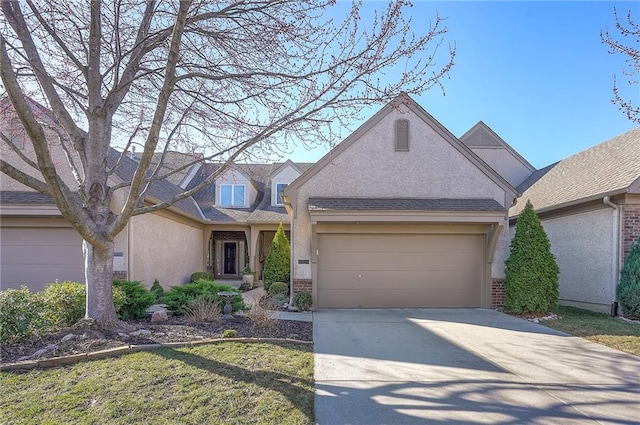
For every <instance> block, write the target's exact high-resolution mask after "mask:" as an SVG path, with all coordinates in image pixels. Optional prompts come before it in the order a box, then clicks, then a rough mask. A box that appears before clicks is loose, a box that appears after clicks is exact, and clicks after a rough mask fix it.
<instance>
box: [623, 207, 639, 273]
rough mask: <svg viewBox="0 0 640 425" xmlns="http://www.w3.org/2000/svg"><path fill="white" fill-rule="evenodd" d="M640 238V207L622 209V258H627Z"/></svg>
mask: <svg viewBox="0 0 640 425" xmlns="http://www.w3.org/2000/svg"><path fill="white" fill-rule="evenodd" d="M638 238H640V205H624V206H623V207H622V258H623V261H624V258H625V257H626V256H627V254H628V253H629V251H630V250H631V245H633V244H634V243H636V241H637V240H638Z"/></svg>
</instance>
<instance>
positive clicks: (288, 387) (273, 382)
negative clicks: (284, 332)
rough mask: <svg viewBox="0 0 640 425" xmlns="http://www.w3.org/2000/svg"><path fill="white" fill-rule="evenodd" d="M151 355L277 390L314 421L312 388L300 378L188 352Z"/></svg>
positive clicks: (308, 382)
mask: <svg viewBox="0 0 640 425" xmlns="http://www.w3.org/2000/svg"><path fill="white" fill-rule="evenodd" d="M286 347H288V348H293V349H300V348H301V347H297V346H295V345H287V346H286ZM153 353H154V354H156V355H159V356H162V357H164V358H165V359H170V360H177V361H181V362H184V363H186V364H188V365H191V366H194V367H197V368H200V369H202V370H206V371H207V372H210V373H213V374H216V375H220V376H224V377H226V378H229V379H233V380H235V381H241V382H246V383H250V384H255V385H258V386H260V387H263V388H266V389H269V390H272V391H276V392H278V393H280V394H282V395H283V396H285V397H286V398H287V399H288V400H289V401H290V402H291V404H292V405H294V406H295V407H296V408H297V409H298V410H300V411H301V412H303V413H304V414H305V415H306V416H307V417H308V418H309V421H310V422H313V421H314V415H313V402H314V401H313V400H314V387H313V381H312V380H307V379H300V378H297V377H295V376H291V375H286V374H283V373H279V372H274V371H271V370H249V369H245V368H242V367H240V366H237V365H233V364H229V363H224V362H219V361H216V360H212V359H210V358H207V357H203V356H199V355H197V354H194V353H192V352H188V351H182V350H176V349H158V350H154V351H153Z"/></svg>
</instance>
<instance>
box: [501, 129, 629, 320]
mask: <svg viewBox="0 0 640 425" xmlns="http://www.w3.org/2000/svg"><path fill="white" fill-rule="evenodd" d="M518 189H519V190H520V191H522V192H523V193H522V196H521V199H519V200H518V203H517V204H516V205H515V206H513V207H511V209H510V210H509V214H510V217H511V224H512V225H513V224H514V223H515V219H516V218H517V217H518V215H519V214H520V212H521V211H522V209H523V208H524V205H525V204H526V202H527V200H530V201H531V203H532V204H533V207H534V209H535V211H536V213H537V214H538V216H539V217H540V220H541V221H542V224H543V226H544V229H545V231H546V232H547V235H548V236H549V240H550V241H551V251H552V252H553V254H554V255H555V257H556V261H557V263H558V266H559V267H560V278H559V286H560V302H561V303H562V304H565V305H574V306H577V307H582V308H588V309H592V310H597V311H602V312H609V311H610V306H611V303H612V302H613V301H615V299H616V292H615V291H616V286H617V284H618V279H619V277H620V269H621V267H622V264H623V261H624V257H625V256H626V254H627V253H628V252H629V249H630V247H631V245H632V244H633V243H635V242H636V241H637V240H638V238H639V237H640V128H636V129H635V130H631V131H629V132H627V133H624V134H622V135H620V136H617V137H614V138H613V139H610V140H608V141H606V142H604V143H601V144H599V145H596V146H594V147H592V148H589V149H587V150H585V151H582V152H580V153H577V154H575V155H572V156H570V157H568V158H566V159H563V160H562V161H559V162H557V163H555V164H552V165H550V166H548V167H546V168H544V169H541V170H539V171H537V172H535V173H534V174H532V175H531V176H530V178H528V179H527V180H525V181H524V182H523V183H522V184H521V185H520V187H519V188H518Z"/></svg>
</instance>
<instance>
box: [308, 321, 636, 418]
mask: <svg viewBox="0 0 640 425" xmlns="http://www.w3.org/2000/svg"><path fill="white" fill-rule="evenodd" d="M313 339H314V351H315V385H316V400H315V409H316V421H317V423H318V424H321V425H325V424H326V425H338V424H367V425H373V424H443V423H447V424H453V423H455V424H458V423H459V424H523V423H524V424H590V423H593V424H596V423H598V424H603V423H607V424H628V425H631V424H638V423H640V358H638V357H636V356H632V355H628V354H625V353H622V352H620V351H617V350H613V349H610V348H607V347H604V346H601V345H599V344H594V343H591V342H588V341H586V340H583V339H581V338H577V337H572V336H569V335H566V334H564V333H561V332H557V331H554V330H552V329H549V328H546V327H544V326H542V325H537V324H534V323H531V322H527V321H524V320H520V319H516V318H513V317H511V316H508V315H505V314H501V313H498V312H495V311H492V310H479V309H478V310H476V309H465V310H430V309H404V310H403V309H398V310H321V311H319V312H315V314H314V338H313Z"/></svg>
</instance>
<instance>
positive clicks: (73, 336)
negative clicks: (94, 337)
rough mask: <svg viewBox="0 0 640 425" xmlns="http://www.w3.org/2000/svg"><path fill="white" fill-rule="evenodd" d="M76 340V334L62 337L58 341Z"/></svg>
mask: <svg viewBox="0 0 640 425" xmlns="http://www.w3.org/2000/svg"><path fill="white" fill-rule="evenodd" d="M76 338H78V335H76V334H68V335H65V336H63V337H62V339H61V340H60V341H61V342H67V341H73V340H74V339H76Z"/></svg>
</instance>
